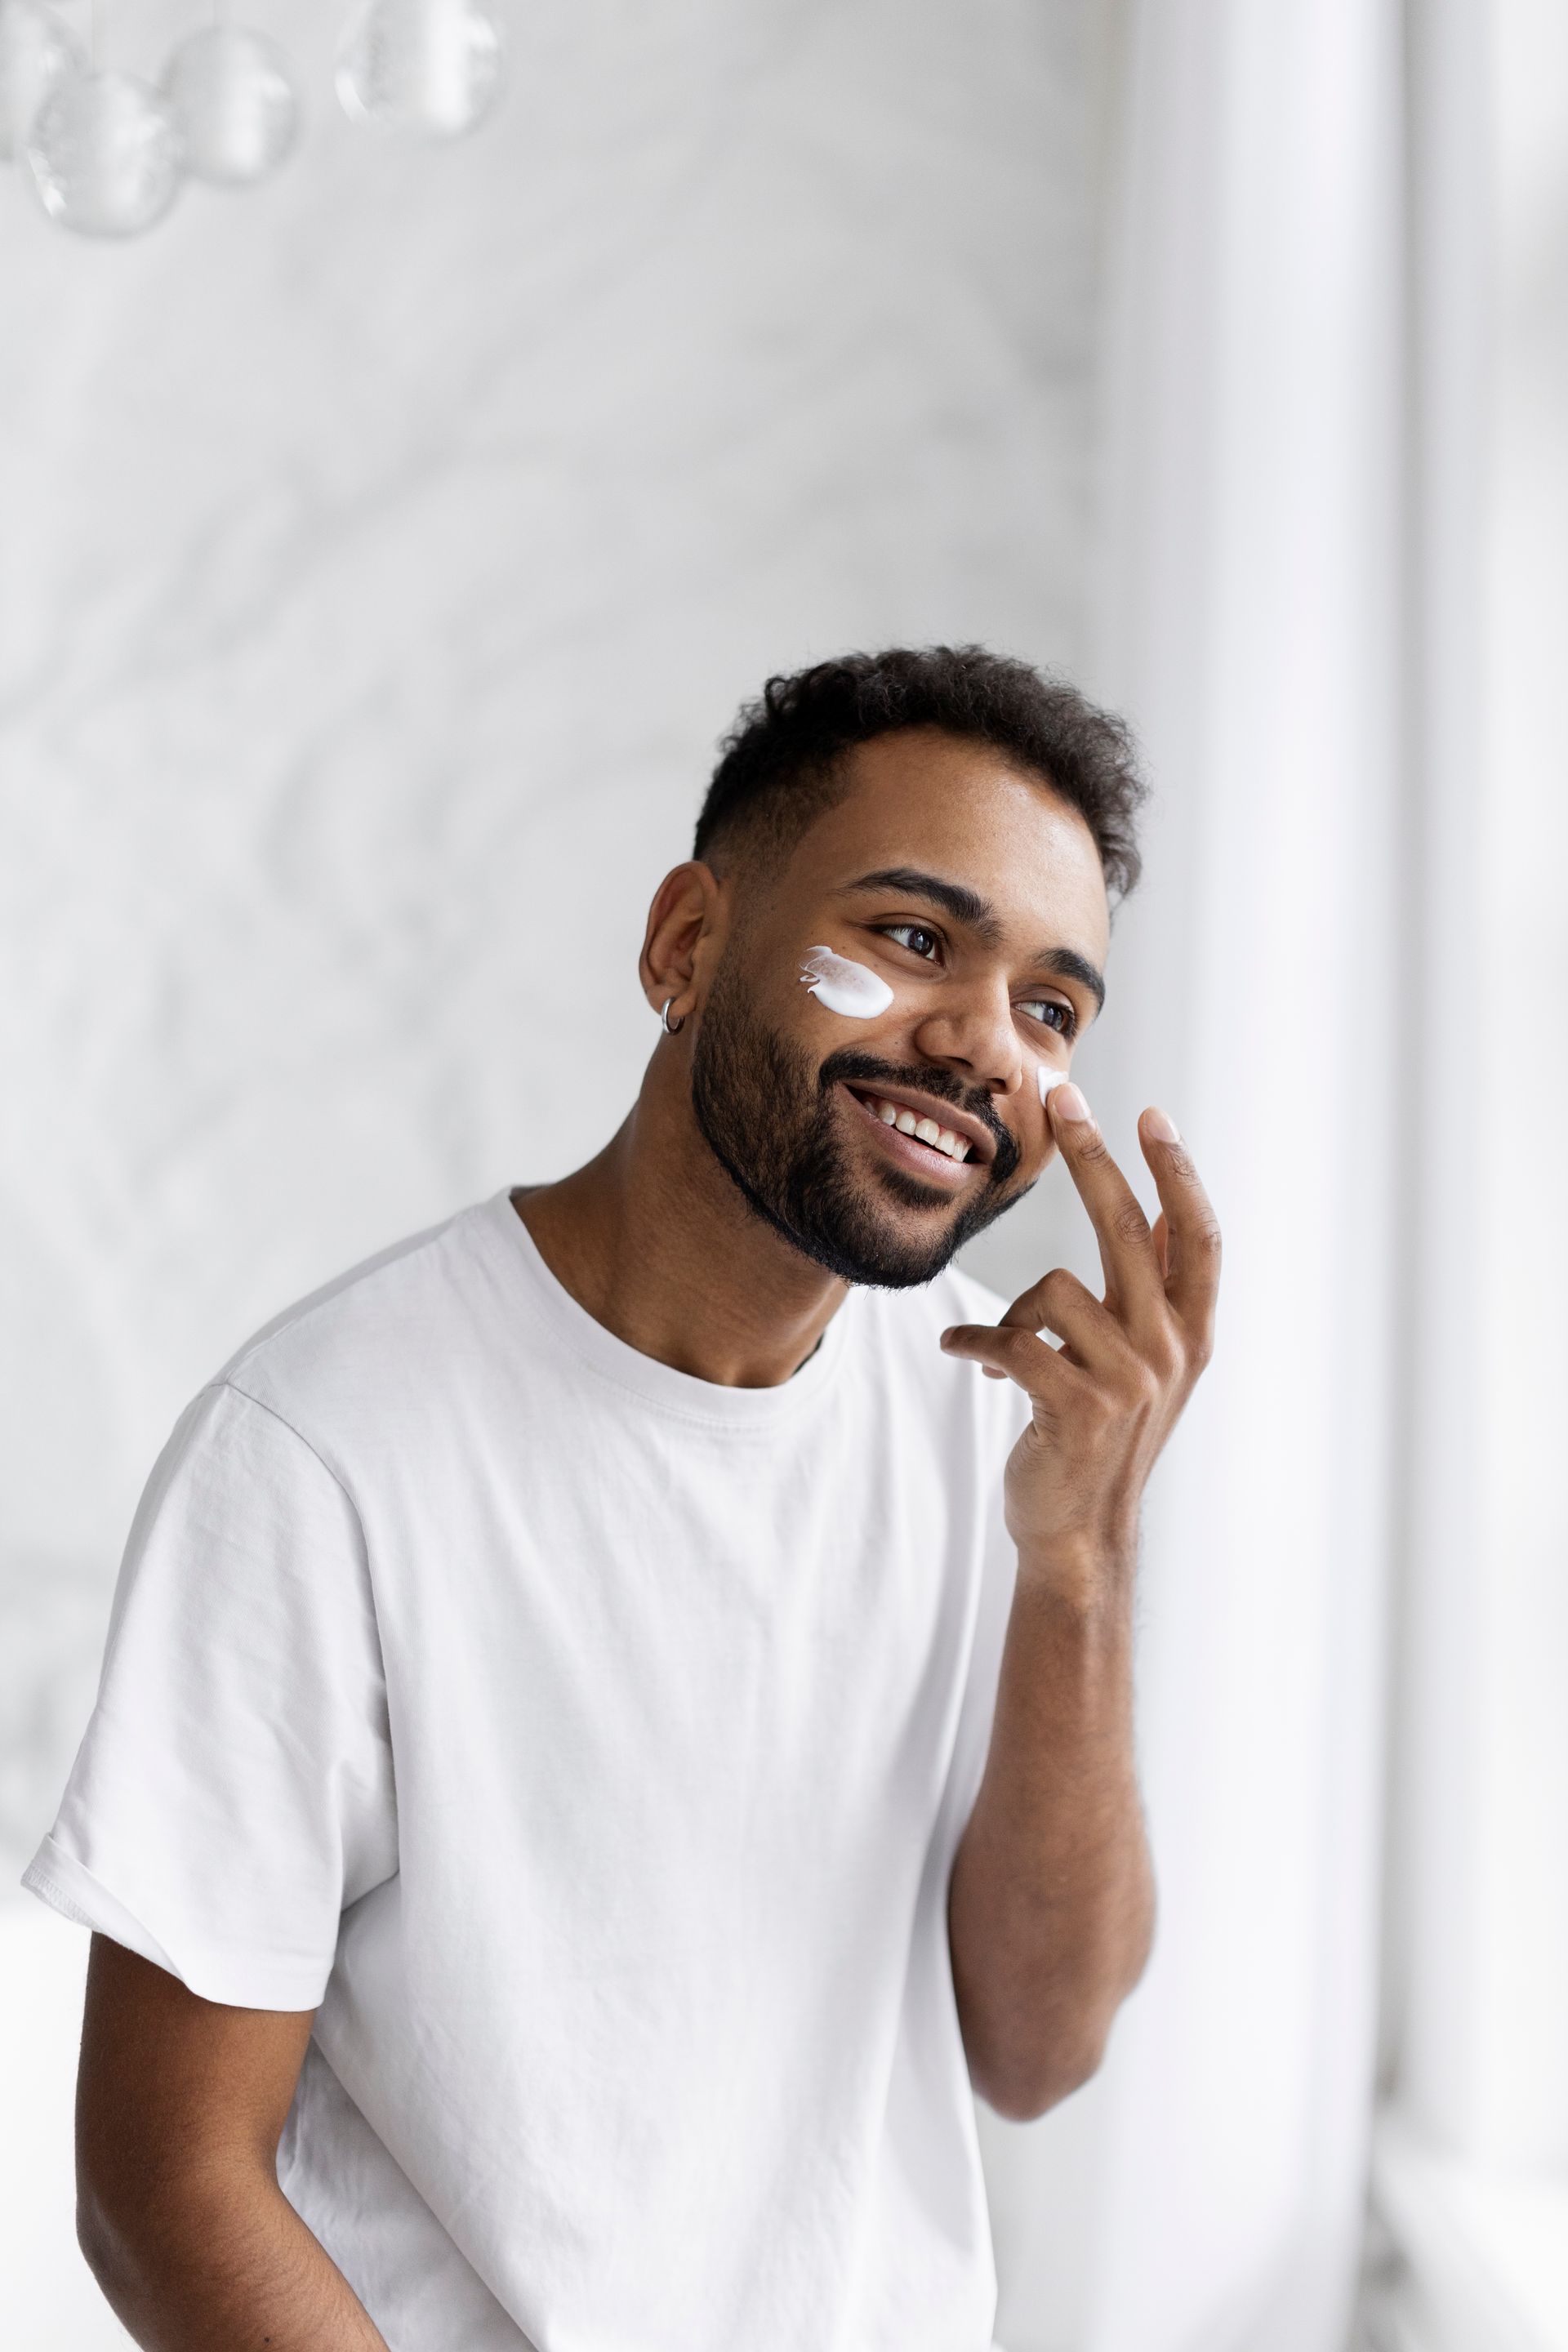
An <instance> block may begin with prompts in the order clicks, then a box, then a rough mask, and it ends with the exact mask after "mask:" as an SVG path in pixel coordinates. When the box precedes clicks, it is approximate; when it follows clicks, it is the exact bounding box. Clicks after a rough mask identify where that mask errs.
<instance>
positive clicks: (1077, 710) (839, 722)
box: [692, 646, 1148, 898]
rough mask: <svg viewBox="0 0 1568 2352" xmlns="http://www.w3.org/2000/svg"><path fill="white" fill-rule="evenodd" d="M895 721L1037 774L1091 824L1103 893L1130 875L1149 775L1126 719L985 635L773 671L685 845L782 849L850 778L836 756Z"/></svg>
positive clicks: (1122, 891)
mask: <svg viewBox="0 0 1568 2352" xmlns="http://www.w3.org/2000/svg"><path fill="white" fill-rule="evenodd" d="M905 727H938V728H941V729H942V730H943V732H944V733H946V734H949V735H955V736H958V737H960V738H961V739H963V740H966V741H969V742H974V743H988V744H990V745H991V746H992V747H993V749H994V750H995V751H1000V752H1001V753H1002V754H1003V755H1004V757H1005V759H1006V760H1008V761H1010V762H1011V763H1012V764H1013V765H1014V766H1016V767H1018V768H1022V769H1025V770H1026V771H1027V772H1029V773H1030V774H1032V775H1036V776H1038V777H1039V778H1040V780H1041V782H1043V783H1045V784H1047V785H1048V786H1049V788H1050V790H1051V791H1052V792H1053V793H1056V794H1057V796H1058V799H1060V800H1063V801H1065V802H1067V803H1068V806H1069V807H1071V808H1074V809H1076V810H1077V811H1078V813H1079V815H1080V816H1081V817H1082V818H1083V820H1084V823H1085V824H1087V825H1088V827H1089V832H1090V833H1091V834H1092V835H1093V836H1094V842H1095V846H1096V848H1097V849H1098V850H1099V852H1100V866H1101V868H1102V870H1103V872H1104V875H1105V882H1106V888H1107V890H1108V891H1109V892H1110V895H1111V896H1112V897H1113V898H1125V897H1126V895H1127V893H1128V892H1129V891H1130V890H1131V888H1132V887H1133V886H1134V885H1135V883H1136V882H1137V880H1138V877H1139V875H1140V873H1141V872H1142V857H1141V856H1140V855H1139V850H1138V842H1137V832H1136V817H1137V813H1138V810H1139V808H1140V807H1141V805H1142V803H1143V801H1144V799H1145V798H1146V797H1147V793H1148V786H1147V785H1146V784H1145V783H1144V782H1143V781H1142V777H1141V776H1140V774H1139V772H1138V762H1137V749H1136V746H1135V744H1134V742H1133V739H1132V734H1131V730H1130V729H1129V727H1128V726H1127V723H1126V721H1125V720H1124V719H1119V718H1117V717H1116V716H1115V715H1114V713H1112V712H1110V711H1109V710H1102V709H1100V708H1099V707H1098V705H1096V704H1095V703H1092V702H1090V701H1089V698H1088V697H1087V696H1085V695H1082V694H1080V693H1079V690H1078V688H1076V687H1074V686H1069V685H1068V683H1067V681H1066V680H1065V679H1062V678H1057V677H1047V676H1046V675H1044V674H1042V673H1041V672H1040V671H1039V670H1037V669H1032V668H1031V667H1030V666H1029V664H1028V663H1027V662H1023V661H1014V660H1011V659H1009V658H1007V657H1006V656H1004V655H1001V654H994V653H989V652H987V650H986V649H985V647H984V646H920V647H909V646H891V647H889V649H888V650H887V651H886V652H883V653H877V654H859V653H854V654H845V655H842V656H840V657H839V658H838V659H837V660H836V661H824V662H816V663H815V664H814V665H813V666H812V667H811V668H809V669H803V670H796V671H795V673H794V675H793V676H791V677H770V678H769V680H768V682H767V684H766V686H765V687H764V688H763V691H762V695H761V697H760V698H758V699H757V700H756V701H755V702H749V703H747V704H745V705H744V706H743V707H742V709H741V711H740V713H739V715H738V717H737V719H736V720H735V723H734V726H733V727H732V728H731V730H730V732H729V733H728V734H727V735H726V736H725V737H724V739H723V741H722V742H721V746H720V751H721V757H720V761H719V765H718V766H717V768H715V770H714V771H713V776H712V781H711V782H710V784H709V787H708V792H707V794H706V797H705V798H704V800H703V803H702V808H701V813H700V815H699V817H698V820H697V834H696V838H695V840H694V842H693V844H692V856H694V857H700V858H702V859H704V860H709V859H710V857H711V856H712V854H713V853H714V852H715V851H718V852H719V853H720V854H721V855H723V854H724V853H725V852H729V851H732V850H734V849H737V848H739V847H740V846H741V845H742V842H744V845H745V847H746V849H747V850H748V851H750V850H751V849H752V846H753V845H758V846H765V847H766V849H767V851H768V852H769V853H770V854H771V855H773V856H787V855H788V853H789V851H790V850H792V849H793V848H794V847H795V843H796V842H797V841H798V840H799V839H800V837H801V835H803V834H804V833H805V831H806V830H807V828H808V827H809V826H810V825H811V824H814V823H815V821H816V818H817V817H819V816H821V815H822V814H824V813H825V812H826V810H827V809H829V808H831V807H832V806H833V805H834V804H835V803H837V801H838V800H839V799H841V798H842V796H843V794H844V793H845V791H846V790H847V782H846V780H845V778H844V775H843V767H842V759H843V754H844V753H845V752H846V751H849V750H851V749H852V748H853V746H854V745H855V744H857V743H869V742H871V741H873V740H875V738H876V737H877V736H879V735H890V734H892V733H893V732H894V731H895V730H897V729H900V728H905Z"/></svg>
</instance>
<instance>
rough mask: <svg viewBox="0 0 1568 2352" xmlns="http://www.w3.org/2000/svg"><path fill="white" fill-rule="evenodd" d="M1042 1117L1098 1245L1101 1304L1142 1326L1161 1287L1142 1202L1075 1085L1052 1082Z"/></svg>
mask: <svg viewBox="0 0 1568 2352" xmlns="http://www.w3.org/2000/svg"><path fill="white" fill-rule="evenodd" d="M1047 1117H1048V1118H1049V1120H1050V1123H1051V1134H1052V1137H1053V1138H1054V1139H1055V1142H1056V1145H1057V1148H1058V1150H1059V1151H1060V1153H1061V1156H1062V1159H1063V1160H1064V1161H1065V1162H1066V1165H1067V1171H1068V1175H1069V1176H1070V1177H1071V1178H1072V1181H1073V1182H1074V1183H1075V1184H1076V1185H1077V1187H1078V1192H1079V1199H1080V1200H1081V1201H1082V1202H1083V1205H1084V1207H1085V1208H1086V1209H1087V1210H1088V1211H1089V1223H1090V1224H1092V1225H1093V1227H1094V1232H1095V1238H1096V1240H1097V1241H1098V1242H1099V1244H1100V1265H1101V1266H1102V1268H1103V1269H1104V1273H1105V1296H1106V1304H1107V1305H1108V1306H1110V1307H1117V1308H1123V1309H1126V1310H1127V1311H1128V1317H1129V1320H1130V1322H1131V1324H1133V1325H1134V1326H1137V1325H1140V1324H1142V1325H1145V1326H1147V1325H1149V1324H1151V1323H1152V1320H1153V1318H1154V1316H1155V1313H1156V1311H1157V1310H1158V1309H1159V1308H1160V1307H1163V1304H1164V1297H1165V1286H1164V1282H1163V1278H1162V1276H1161V1273H1160V1261H1159V1257H1158V1255H1156V1253H1155V1249H1154V1236H1153V1234H1152V1233H1151V1231H1150V1229H1149V1220H1148V1218H1147V1217H1146V1216H1145V1215H1144V1214H1143V1204H1142V1202H1141V1201H1140V1200H1139V1198H1138V1195H1137V1193H1136V1192H1134V1191H1133V1190H1132V1187H1131V1184H1130V1183H1129V1182H1128V1181H1127V1179H1126V1177H1125V1176H1124V1175H1123V1174H1122V1173H1121V1169H1120V1168H1119V1167H1118V1166H1117V1164H1116V1162H1115V1160H1113V1159H1112V1158H1111V1156H1110V1149H1109V1147H1108V1145H1107V1143H1106V1140H1105V1138H1104V1136H1103V1135H1101V1133H1100V1129H1099V1127H1098V1126H1097V1125H1096V1123H1095V1120H1094V1116H1093V1114H1092V1112H1091V1111H1090V1109H1089V1105H1088V1103H1087V1102H1085V1100H1084V1098H1083V1096H1082V1095H1081V1094H1080V1093H1079V1089H1078V1087H1075V1086H1073V1085H1072V1084H1071V1083H1070V1082H1069V1083H1068V1084H1066V1085H1063V1086H1059V1087H1052V1089H1051V1091H1050V1093H1049V1095H1048V1096H1047Z"/></svg>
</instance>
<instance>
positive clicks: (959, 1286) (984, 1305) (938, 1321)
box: [863, 1265, 1007, 1342]
mask: <svg viewBox="0 0 1568 2352" xmlns="http://www.w3.org/2000/svg"><path fill="white" fill-rule="evenodd" d="M863 1303H864V1304H866V1305H867V1306H868V1309H869V1318H870V1319H871V1320H872V1321H878V1322H881V1323H882V1324H884V1325H885V1326H886V1327H887V1328H889V1329H890V1330H897V1331H899V1332H901V1333H905V1334H910V1333H919V1334H920V1335H921V1336H922V1337H924V1336H925V1335H927V1334H929V1336H930V1337H931V1340H932V1341H933V1342H934V1341H935V1340H937V1339H940V1338H941V1336H942V1333H943V1332H944V1331H945V1330H946V1329H947V1328H948V1326H949V1324H951V1323H994V1322H996V1321H997V1320H998V1318H1000V1317H1001V1316H1003V1315H1005V1312H1006V1309H1007V1302H1006V1300H1005V1298H1003V1297H999V1296H998V1294H997V1293H996V1292H995V1291H994V1290H992V1289H990V1288H988V1287H987V1286H986V1285H985V1284H984V1282H976V1280H975V1279H974V1277H973V1275H969V1274H962V1273H960V1271H959V1269H958V1268H957V1267H956V1266H952V1265H950V1266H947V1267H944V1269H943V1270H942V1273H941V1274H939V1275H938V1276H936V1277H935V1278H934V1280H932V1281H931V1282H927V1283H922V1284H921V1286H920V1287H919V1288H918V1289H910V1290H877V1291H870V1292H868V1293H867V1294H866V1295H865V1300H864V1302H863Z"/></svg>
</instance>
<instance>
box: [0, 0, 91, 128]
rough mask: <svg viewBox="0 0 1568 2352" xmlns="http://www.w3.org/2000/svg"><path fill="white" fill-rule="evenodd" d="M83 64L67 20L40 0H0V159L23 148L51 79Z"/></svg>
mask: <svg viewBox="0 0 1568 2352" xmlns="http://www.w3.org/2000/svg"><path fill="white" fill-rule="evenodd" d="M82 64H83V58H82V54H81V51H80V49H79V47H77V43H76V37H75V36H74V34H73V33H72V32H71V29H70V26H68V24H66V22H65V21H64V19H63V18H62V17H60V16H57V15H56V14H55V11H54V10H53V9H52V8H46V7H45V6H44V5H43V0H0V163H12V162H14V161H15V159H16V157H17V156H18V155H20V154H21V153H22V152H23V150H24V149H25V148H26V143H27V133H28V131H30V130H31V129H32V127H33V123H34V121H35V120H36V118H37V114H38V112H39V110H41V108H42V107H43V105H44V102H45V100H47V98H48V97H49V95H50V93H51V92H52V90H53V89H54V88H55V85H56V83H57V82H58V81H60V80H61V79H63V78H64V77H65V76H66V75H67V74H74V73H79V72H80V71H81V69H82Z"/></svg>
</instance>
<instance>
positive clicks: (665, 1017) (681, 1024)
mask: <svg viewBox="0 0 1568 2352" xmlns="http://www.w3.org/2000/svg"><path fill="white" fill-rule="evenodd" d="M673 1003H675V999H674V997H673V996H667V997H666V998H665V1000H664V1011H663V1012H662V1013H660V1014H659V1016H658V1017H659V1019H660V1021H661V1022H662V1023H663V1024H664V1034H665V1035H666V1036H667V1037H673V1036H674V1035H675V1034H676V1032H677V1031H678V1030H680V1029H684V1028H685V1026H686V1015H685V1013H682V1014H681V1016H680V1018H679V1021H672V1020H671V1019H670V1017H669V1008H670V1006H671V1005H672V1004H673Z"/></svg>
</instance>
